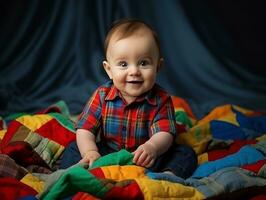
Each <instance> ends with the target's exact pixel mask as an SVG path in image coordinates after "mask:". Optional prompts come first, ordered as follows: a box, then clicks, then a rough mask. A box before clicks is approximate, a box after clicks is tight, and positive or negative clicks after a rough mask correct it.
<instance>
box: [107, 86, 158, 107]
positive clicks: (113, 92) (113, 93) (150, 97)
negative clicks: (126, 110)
mask: <svg viewBox="0 0 266 200" xmlns="http://www.w3.org/2000/svg"><path fill="white" fill-rule="evenodd" d="M155 90H156V85H154V86H153V88H152V89H151V90H150V91H148V92H146V93H145V94H143V95H141V96H140V97H137V99H136V101H135V102H141V101H143V100H144V99H146V100H147V101H148V103H150V104H151V105H154V106H155V105H157V98H156V95H155ZM117 97H119V98H121V99H122V96H121V94H120V92H119V90H118V89H117V88H116V87H115V86H114V85H112V86H111V89H110V91H109V92H108V94H107V96H106V97H105V100H107V101H112V100H114V99H115V98H117Z"/></svg>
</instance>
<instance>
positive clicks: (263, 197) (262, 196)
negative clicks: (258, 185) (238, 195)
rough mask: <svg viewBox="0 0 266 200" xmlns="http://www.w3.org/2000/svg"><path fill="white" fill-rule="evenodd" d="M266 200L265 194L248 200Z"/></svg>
mask: <svg viewBox="0 0 266 200" xmlns="http://www.w3.org/2000/svg"><path fill="white" fill-rule="evenodd" d="M265 199H266V194H260V195H257V196H255V197H252V198H251V199H250V200H265Z"/></svg>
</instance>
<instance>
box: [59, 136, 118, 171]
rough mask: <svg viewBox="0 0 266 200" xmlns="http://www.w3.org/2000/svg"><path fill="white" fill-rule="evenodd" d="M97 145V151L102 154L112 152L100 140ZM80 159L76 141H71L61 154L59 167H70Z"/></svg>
mask: <svg viewBox="0 0 266 200" xmlns="http://www.w3.org/2000/svg"><path fill="white" fill-rule="evenodd" d="M97 147H98V149H99V153H100V154H101V155H102V156H104V155H107V154H109V153H112V152H113V151H111V149H107V147H106V145H105V144H103V143H102V142H99V143H97ZM80 160H81V155H80V152H79V149H78V145H77V142H76V141H74V142H71V143H70V144H69V145H68V146H67V147H66V149H65V151H64V152H63V155H62V159H61V162H60V166H59V167H60V169H66V168H68V167H71V166H72V165H74V164H76V163H78V162H79V161H80Z"/></svg>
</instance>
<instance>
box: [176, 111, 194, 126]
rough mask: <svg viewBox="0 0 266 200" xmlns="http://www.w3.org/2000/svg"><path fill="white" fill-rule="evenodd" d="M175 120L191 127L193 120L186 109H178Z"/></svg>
mask: <svg viewBox="0 0 266 200" xmlns="http://www.w3.org/2000/svg"><path fill="white" fill-rule="evenodd" d="M175 120H176V122H177V123H181V124H185V125H187V126H188V127H189V128H191V127H192V122H191V120H190V119H189V117H188V115H187V113H185V112H184V111H176V112H175Z"/></svg>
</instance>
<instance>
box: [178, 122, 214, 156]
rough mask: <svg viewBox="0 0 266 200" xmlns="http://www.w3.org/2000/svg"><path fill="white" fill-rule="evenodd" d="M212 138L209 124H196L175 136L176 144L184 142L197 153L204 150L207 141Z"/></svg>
mask: <svg viewBox="0 0 266 200" xmlns="http://www.w3.org/2000/svg"><path fill="white" fill-rule="evenodd" d="M211 139H212V135H211V132H210V124H209V123H206V124H197V125H196V126H193V127H192V128H191V129H190V130H189V131H188V132H186V133H181V134H179V135H178V137H177V141H176V142H177V143H178V144H186V145H188V146H190V147H192V148H193V149H194V151H195V152H196V153H197V154H198V155H199V154H201V153H203V152H204V151H205V150H206V147H207V145H208V143H209V141H210V140H211Z"/></svg>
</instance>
